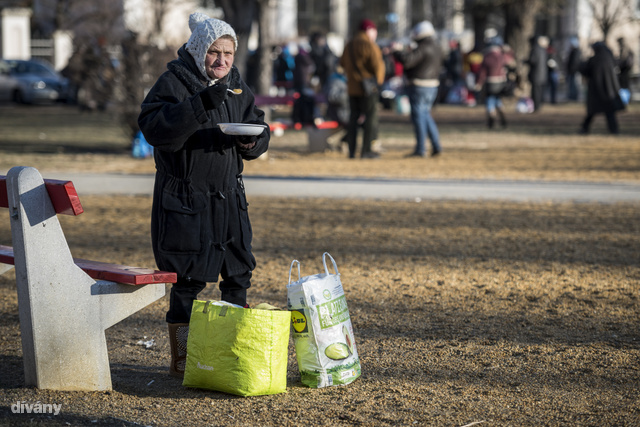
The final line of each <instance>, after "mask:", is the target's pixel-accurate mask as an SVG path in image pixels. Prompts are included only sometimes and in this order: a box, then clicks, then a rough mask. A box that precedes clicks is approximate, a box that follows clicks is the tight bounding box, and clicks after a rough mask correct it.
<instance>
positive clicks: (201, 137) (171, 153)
mask: <svg viewBox="0 0 640 427" xmlns="http://www.w3.org/2000/svg"><path fill="white" fill-rule="evenodd" d="M167 68H168V71H166V72H165V73H164V74H162V75H161V76H160V77H159V78H158V81H157V82H156V83H155V85H154V86H153V87H152V88H151V90H150V92H149V93H148V95H147V97H146V98H145V100H144V101H143V103H142V111H141V113H140V116H139V117H138V124H139V125H140V129H141V131H142V133H143V134H144V136H145V138H146V140H147V141H148V142H149V143H150V144H151V145H153V146H154V147H155V150H154V157H155V162H156V179H155V187H154V193H153V207H152V214H151V237H152V243H153V251H154V255H155V258H156V263H157V265H158V267H159V268H160V269H162V270H166V271H174V272H176V273H178V275H179V276H180V277H190V278H193V279H196V280H201V281H205V282H215V281H217V280H218V276H219V274H220V271H221V268H222V264H223V261H224V262H226V268H227V271H228V274H229V275H235V274H239V273H244V272H247V271H250V270H253V268H255V259H254V257H253V255H252V253H251V238H252V231H251V224H250V222H249V216H248V212H247V201H246V197H245V193H244V186H243V183H242V175H241V174H242V170H243V159H244V160H251V159H255V158H257V157H258V156H260V155H261V154H263V153H264V152H266V151H267V148H268V145H269V138H270V133H269V129H268V127H267V129H266V130H265V131H264V132H263V133H262V134H261V135H260V136H259V137H258V140H257V142H256V145H255V146H254V147H253V148H251V149H250V150H243V149H241V148H240V147H239V146H237V144H236V139H237V137H236V136H231V135H226V134H223V133H222V131H221V130H220V129H219V128H218V127H217V124H218V123H226V122H232V123H247V122H259V123H262V124H266V123H264V121H263V119H264V112H263V111H261V110H259V109H258V108H256V106H255V104H254V96H253V94H252V92H251V90H250V89H249V87H248V86H247V85H246V84H245V83H244V81H242V79H241V78H240V73H239V72H238V69H237V68H236V67H233V68H232V70H231V72H230V73H229V74H228V75H227V76H226V77H225V78H224V79H221V81H220V83H224V84H227V85H228V86H229V88H231V89H234V88H240V89H242V94H241V95H239V96H236V95H229V96H228V97H227V99H226V100H225V101H224V102H223V104H222V105H221V106H220V107H218V108H216V109H213V110H205V108H204V106H203V105H202V101H201V99H200V97H199V96H198V92H200V91H201V90H202V89H204V88H205V84H204V82H203V81H202V80H201V78H200V77H199V76H200V73H199V72H198V71H197V68H196V65H195V62H194V60H193V58H192V57H191V55H190V54H189V53H188V52H187V51H186V50H185V47H184V46H183V47H182V48H181V49H180V50H179V51H178V59H176V60H174V61H171V62H170V63H169V64H167Z"/></svg>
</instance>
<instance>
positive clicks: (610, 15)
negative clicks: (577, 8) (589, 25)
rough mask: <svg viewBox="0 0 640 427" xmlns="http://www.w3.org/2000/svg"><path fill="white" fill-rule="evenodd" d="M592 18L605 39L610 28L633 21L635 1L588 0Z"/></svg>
mask: <svg viewBox="0 0 640 427" xmlns="http://www.w3.org/2000/svg"><path fill="white" fill-rule="evenodd" d="M587 3H588V4H589V7H590V8H591V11H592V12H593V19H594V21H595V22H596V24H597V25H598V27H599V28H600V30H601V31H602V40H606V39H607V37H608V36H609V33H610V32H611V30H612V29H613V28H615V27H617V26H619V25H622V24H626V23H629V22H633V21H635V20H636V19H637V18H635V16H636V15H635V8H634V4H635V3H636V2H635V1H632V0H613V1H609V0H588V1H587Z"/></svg>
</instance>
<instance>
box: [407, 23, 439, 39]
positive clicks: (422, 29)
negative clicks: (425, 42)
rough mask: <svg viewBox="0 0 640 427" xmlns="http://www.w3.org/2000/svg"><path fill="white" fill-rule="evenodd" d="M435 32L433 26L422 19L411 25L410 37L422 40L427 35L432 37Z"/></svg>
mask: <svg viewBox="0 0 640 427" xmlns="http://www.w3.org/2000/svg"><path fill="white" fill-rule="evenodd" d="M435 34H436V30H435V29H434V28H433V24H432V23H431V22H429V21H422V22H419V23H417V24H416V26H415V27H413V30H412V31H411V38H412V39H414V40H422V39H424V38H427V37H433V36H434V35H435Z"/></svg>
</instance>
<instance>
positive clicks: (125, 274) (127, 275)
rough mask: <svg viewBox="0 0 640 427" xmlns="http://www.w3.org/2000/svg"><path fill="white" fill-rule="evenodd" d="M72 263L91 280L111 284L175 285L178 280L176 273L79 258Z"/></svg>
mask: <svg viewBox="0 0 640 427" xmlns="http://www.w3.org/2000/svg"><path fill="white" fill-rule="evenodd" d="M73 262H75V263H76V265H77V266H78V267H80V268H81V269H83V270H84V271H85V273H87V274H88V275H89V276H91V278H93V279H96V280H109V281H111V282H118V283H126V284H129V285H148V284H150V283H175V282H177V280H178V275H177V274H176V273H169V272H167V271H159V270H154V269H151V268H142V267H131V266H128V265H117V264H109V263H105V262H98V261H89V260H86V259H79V258H74V259H73Z"/></svg>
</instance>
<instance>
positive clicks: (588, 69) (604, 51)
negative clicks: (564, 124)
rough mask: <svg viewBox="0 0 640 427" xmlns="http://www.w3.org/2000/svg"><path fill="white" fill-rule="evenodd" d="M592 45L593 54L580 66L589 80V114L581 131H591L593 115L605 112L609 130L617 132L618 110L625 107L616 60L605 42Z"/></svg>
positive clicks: (585, 132) (613, 132)
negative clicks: (620, 92) (620, 94)
mask: <svg viewBox="0 0 640 427" xmlns="http://www.w3.org/2000/svg"><path fill="white" fill-rule="evenodd" d="M592 47H593V56H592V57H591V58H589V59H588V60H587V62H585V63H584V64H582V66H581V67H580V72H581V73H582V75H584V77H585V78H586V79H587V80H588V86H587V116H586V117H585V119H584V121H583V122H582V129H581V133H583V134H587V133H589V126H590V125H591V121H592V120H593V117H594V116H595V115H596V114H598V113H604V115H605V116H606V118H607V126H608V128H609V132H611V133H612V134H617V133H618V132H619V129H618V121H617V119H616V111H618V110H621V109H624V105H623V104H622V101H621V100H620V96H619V94H618V92H619V91H620V84H619V83H618V76H617V75H616V62H615V59H614V58H613V53H612V52H611V50H610V49H609V48H608V47H607V45H606V44H604V42H596V43H594V44H593V46H592Z"/></svg>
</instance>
